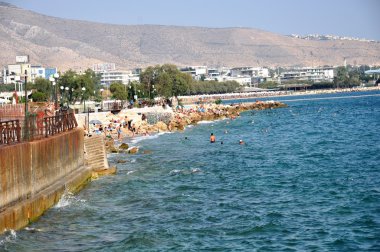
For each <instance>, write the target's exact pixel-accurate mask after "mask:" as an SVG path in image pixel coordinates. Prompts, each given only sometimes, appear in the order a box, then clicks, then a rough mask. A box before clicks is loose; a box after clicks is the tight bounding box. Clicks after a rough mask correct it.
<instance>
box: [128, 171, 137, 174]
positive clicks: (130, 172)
mask: <svg viewBox="0 0 380 252" xmlns="http://www.w3.org/2000/svg"><path fill="white" fill-rule="evenodd" d="M134 172H135V171H128V172H127V175H129V174H132V173H134Z"/></svg>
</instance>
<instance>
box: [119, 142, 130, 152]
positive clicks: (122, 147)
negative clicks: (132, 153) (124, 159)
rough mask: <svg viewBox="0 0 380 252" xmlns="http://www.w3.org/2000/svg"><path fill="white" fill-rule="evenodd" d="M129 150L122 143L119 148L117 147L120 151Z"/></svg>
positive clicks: (127, 146) (126, 145)
mask: <svg viewBox="0 0 380 252" xmlns="http://www.w3.org/2000/svg"><path fill="white" fill-rule="evenodd" d="M128 148H129V145H128V144H126V143H122V144H121V145H120V146H119V149H121V150H127V149H128Z"/></svg>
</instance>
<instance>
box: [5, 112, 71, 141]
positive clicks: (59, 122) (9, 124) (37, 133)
mask: <svg viewBox="0 0 380 252" xmlns="http://www.w3.org/2000/svg"><path fill="white" fill-rule="evenodd" d="M77 126H78V124H77V121H76V119H75V116H74V113H59V114H57V115H55V116H50V117H38V116H37V114H32V115H29V116H28V117H26V118H25V120H24V123H23V127H20V121H19V120H12V121H4V122H0V145H2V144H12V143H19V142H21V141H33V140H38V139H42V138H44V137H49V136H53V135H56V134H59V133H61V132H65V131H68V130H72V129H74V128H76V127H77Z"/></svg>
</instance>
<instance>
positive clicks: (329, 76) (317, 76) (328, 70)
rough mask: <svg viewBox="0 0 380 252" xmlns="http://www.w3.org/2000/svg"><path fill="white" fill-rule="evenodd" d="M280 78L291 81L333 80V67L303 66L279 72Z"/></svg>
mask: <svg viewBox="0 0 380 252" xmlns="http://www.w3.org/2000/svg"><path fill="white" fill-rule="evenodd" d="M280 80H281V82H283V81H285V82H286V81H291V80H301V81H313V82H325V81H326V82H333V80H334V68H333V67H305V68H299V69H293V70H292V71H288V72H283V73H281V74H280Z"/></svg>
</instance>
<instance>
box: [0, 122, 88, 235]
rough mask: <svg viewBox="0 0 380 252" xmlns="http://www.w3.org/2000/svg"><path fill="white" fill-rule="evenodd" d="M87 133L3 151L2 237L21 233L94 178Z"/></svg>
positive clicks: (0, 188) (0, 167)
mask: <svg viewBox="0 0 380 252" xmlns="http://www.w3.org/2000/svg"><path fill="white" fill-rule="evenodd" d="M83 145H84V139H83V130H82V129H75V130H72V131H69V132H65V133H62V134H59V135H58V136H53V137H49V138H46V139H43V140H39V141H34V142H29V143H21V144H15V145H11V146H6V147H2V148H0V233H1V232H3V231H4V229H18V228H21V227H24V226H25V225H27V224H28V223H29V222H30V221H33V220H34V219H36V218H38V217H39V216H40V215H41V214H42V213H43V212H44V211H45V210H46V209H48V208H49V207H51V206H52V205H53V204H55V203H56V202H58V200H59V198H60V196H61V195H62V194H63V193H64V191H65V189H66V188H67V189H69V190H71V191H76V190H78V189H79V188H80V187H81V186H83V185H84V184H85V183H86V182H88V181H89V180H90V178H91V170H90V169H88V168H86V167H85V166H84V153H83V150H84V149H83Z"/></svg>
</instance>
